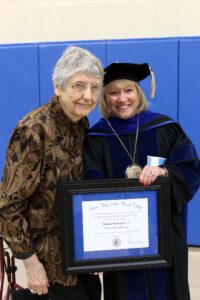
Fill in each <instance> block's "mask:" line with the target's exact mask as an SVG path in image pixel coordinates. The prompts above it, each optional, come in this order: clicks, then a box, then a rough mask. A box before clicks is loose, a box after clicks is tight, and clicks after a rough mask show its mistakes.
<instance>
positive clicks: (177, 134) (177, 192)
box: [84, 111, 200, 300]
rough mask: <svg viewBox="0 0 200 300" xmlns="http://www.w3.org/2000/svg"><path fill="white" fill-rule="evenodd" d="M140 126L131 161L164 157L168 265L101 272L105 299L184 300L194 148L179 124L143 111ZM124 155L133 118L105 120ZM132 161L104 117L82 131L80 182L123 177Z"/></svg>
mask: <svg viewBox="0 0 200 300" xmlns="http://www.w3.org/2000/svg"><path fill="white" fill-rule="evenodd" d="M139 120H140V127H139V137H138V142H137V148H136V162H137V163H139V164H140V165H141V166H142V167H144V166H145V165H146V164H147V155H151V156H157V157H164V158H166V162H165V163H164V165H163V166H164V167H165V168H166V169H167V170H168V173H169V180H170V201H171V243H172V266H171V267H160V268H153V269H149V270H143V269H140V270H129V271H120V272H118V271H116V272H107V273H105V274H104V299H105V300H150V299H151V300H152V299H153V300H189V299H190V295H189V286H188V250H187V244H186V217H185V213H186V211H187V203H188V202H189V201H190V200H191V199H192V197H193V195H194V194H195V193H196V191H197V190H198V188H199V185H200V161H199V159H198V155H197V152H196V150H195V147H194V145H193V144H192V142H191V141H190V139H189V138H188V137H187V135H186V134H185V132H184V131H183V129H182V128H181V126H180V125H179V124H178V123H176V122H175V121H173V120H172V119H170V118H169V117H168V116H165V115H161V114H158V113H154V112H151V111H145V112H142V113H140V115H139ZM109 121H110V123H111V124H112V126H113V127H114V128H115V130H116V132H117V133H118V134H119V136H120V138H121V139H122V141H123V143H124V144H125V145H126V147H127V149H128V151H129V152H130V154H131V155H132V154H133V151H134V146H135V145H134V144H135V132H136V124H137V118H136V117H132V118H130V119H128V120H121V119H118V118H115V117H111V118H109ZM131 163H132V162H131V160H130V158H129V156H128V155H127V153H126V151H125V150H124V149H123V147H122V145H121V143H120V142H119V140H118V139H117V137H116V136H115V135H114V134H113V132H112V130H111V129H110V127H109V126H108V124H107V122H106V120H105V119H100V121H99V122H98V123H96V124H95V125H94V126H93V127H92V128H91V129H90V130H89V132H88V134H87V136H86V138H85V146H84V168H85V178H86V179H89V180H94V179H105V178H110V179H111V178H112V179H113V178H124V177H125V170H126V168H127V166H128V165H130V164H131Z"/></svg>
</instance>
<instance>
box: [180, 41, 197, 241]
mask: <svg viewBox="0 0 200 300" xmlns="http://www.w3.org/2000/svg"><path fill="white" fill-rule="evenodd" d="M179 61H180V68H179V122H180V123H181V125H182V126H183V127H184V129H185V131H186V132H187V134H188V135H189V136H190V138H191V140H192V141H193V142H194V143H195V145H196V147H197V149H198V150H200V133H199V132H200V39H195V40H190V39H189V40H188V39H185V40H181V41H180V55H179ZM199 200H200V191H199V192H198V194H197V195H195V197H194V199H193V200H192V201H191V203H190V204H189V211H188V220H189V222H188V243H189V244H191V245H196V244H200V234H199V230H200V217H199V215H200V201H199Z"/></svg>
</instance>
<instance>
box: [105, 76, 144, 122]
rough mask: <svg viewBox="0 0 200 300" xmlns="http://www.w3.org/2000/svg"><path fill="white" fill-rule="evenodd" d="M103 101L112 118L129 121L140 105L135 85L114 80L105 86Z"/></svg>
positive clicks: (128, 81) (124, 80) (127, 81)
mask: <svg viewBox="0 0 200 300" xmlns="http://www.w3.org/2000/svg"><path fill="white" fill-rule="evenodd" d="M105 101H106V104H107V107H108V109H109V110H110V113H111V115H112V116H115V117H118V118H120V119H129V118H131V117H132V116H134V115H135V114H136V110H137V108H138V106H139V104H140V99H139V95H138V92H137V90H136V87H135V83H134V82H133V81H131V80H126V79H122V80H121V79H120V80H114V81H112V82H110V83H109V84H107V85H106V86H105Z"/></svg>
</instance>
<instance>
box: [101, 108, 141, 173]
mask: <svg viewBox="0 0 200 300" xmlns="http://www.w3.org/2000/svg"><path fill="white" fill-rule="evenodd" d="M106 122H107V124H108V125H109V126H110V128H111V129H112V131H113V133H114V134H115V136H116V137H117V139H118V141H119V142H120V144H121V145H122V147H123V148H124V150H125V151H126V153H127V154H128V156H129V158H130V159H131V161H132V164H131V165H129V166H128V167H127V168H126V171H125V176H126V177H127V178H138V177H139V176H140V173H141V171H142V168H141V167H140V165H139V164H137V163H135V156H136V149H137V142H138V135H139V122H140V121H139V114H138V115H137V128H136V135H135V145H134V151H133V157H132V156H131V154H130V152H129V151H128V149H127V147H126V146H125V144H124V143H123V141H122V139H121V138H120V137H119V135H118V134H117V132H116V130H115V129H114V128H113V126H112V125H111V124H110V122H109V121H108V120H106Z"/></svg>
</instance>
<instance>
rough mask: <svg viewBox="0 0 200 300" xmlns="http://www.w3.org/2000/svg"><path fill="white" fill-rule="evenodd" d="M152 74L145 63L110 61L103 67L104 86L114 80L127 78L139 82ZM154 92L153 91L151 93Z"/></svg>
mask: <svg viewBox="0 0 200 300" xmlns="http://www.w3.org/2000/svg"><path fill="white" fill-rule="evenodd" d="M149 75H151V77H152V75H154V74H153V72H152V70H151V68H150V67H149V65H148V64H147V63H143V64H131V63H118V62H115V63H112V64H110V65H109V66H107V67H106V68H105V69H104V86H105V85H107V84H108V83H110V82H111V81H114V80H119V79H128V80H132V81H135V82H139V81H141V80H143V79H145V78H146V77H147V76H149ZM153 94H154V93H153Z"/></svg>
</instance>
